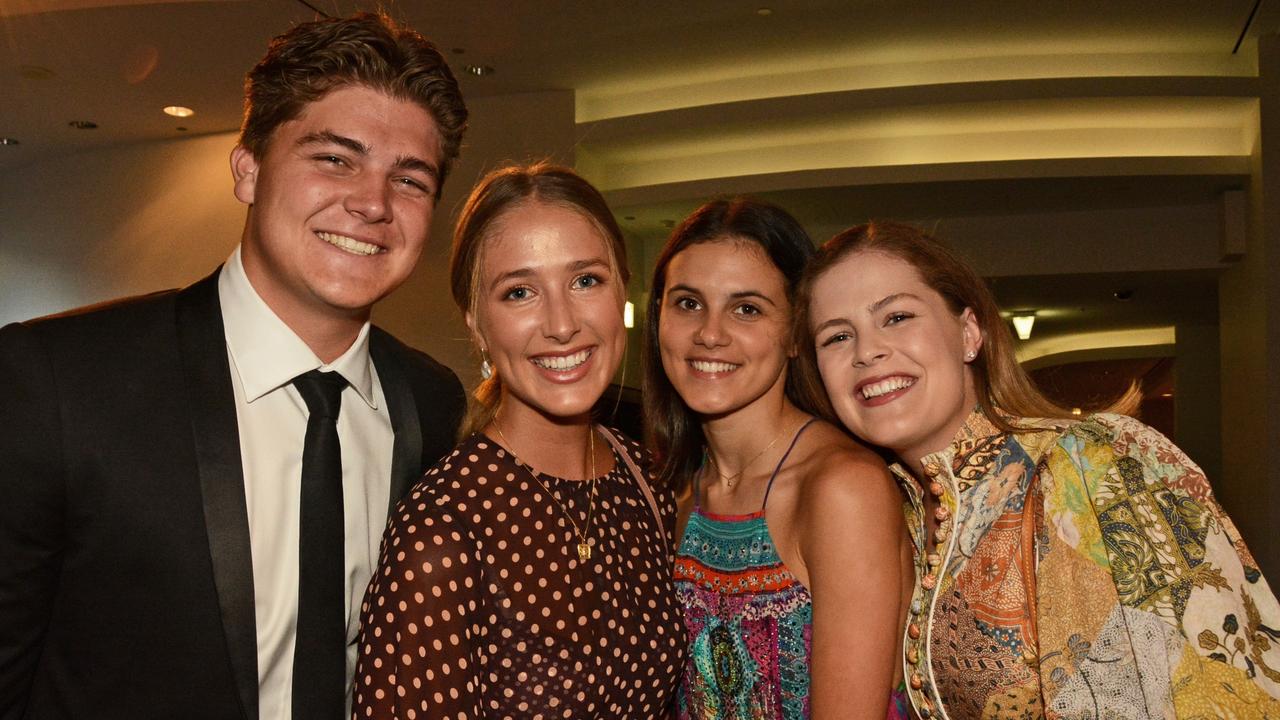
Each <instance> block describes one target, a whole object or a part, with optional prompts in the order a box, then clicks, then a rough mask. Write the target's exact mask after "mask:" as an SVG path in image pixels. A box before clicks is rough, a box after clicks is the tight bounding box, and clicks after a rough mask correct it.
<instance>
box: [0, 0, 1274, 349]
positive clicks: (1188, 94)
mask: <svg viewBox="0 0 1280 720" xmlns="http://www.w3.org/2000/svg"><path fill="white" fill-rule="evenodd" d="M380 4H381V5H382V6H385V7H386V8H387V9H388V10H389V11H390V12H391V14H392V15H394V16H396V17H398V18H400V19H402V20H404V21H406V22H408V23H409V24H410V25H412V26H414V27H416V28H418V29H419V30H421V31H422V32H423V33H424V34H426V35H427V36H428V37H430V38H432V39H433V40H434V41H435V42H436V43H437V44H438V45H439V46H441V48H442V49H444V50H445V52H446V55H447V56H448V57H449V59H450V62H451V63H452V64H453V65H454V66H455V69H458V70H460V69H461V67H462V66H465V65H479V66H489V67H491V68H493V69H494V72H493V73H492V74H490V75H488V76H485V77H476V76H473V75H470V74H466V73H462V72H460V79H461V83H462V85H463V91H464V93H465V94H466V95H467V96H468V97H484V96H493V95H508V94H514V93H523V92H533V91H545V90H572V91H573V92H574V97H575V105H576V118H575V121H576V127H577V138H576V156H577V165H578V168H579V170H580V171H581V172H583V174H584V175H586V176H587V177H589V178H590V179H591V180H593V182H595V183H596V184H597V185H598V186H600V187H601V188H602V189H604V190H605V191H606V194H607V196H608V198H609V199H610V201H611V203H612V204H613V206H614V208H615V210H616V211H617V213H618V215H619V216H620V219H621V220H622V223H623V227H624V229H625V230H626V231H627V233H628V235H629V236H630V239H631V240H632V241H634V242H637V243H639V244H641V245H642V246H643V247H645V248H647V249H646V250H645V251H644V253H642V254H644V255H645V256H646V257H648V256H651V255H652V250H653V248H654V247H656V245H657V244H658V243H660V242H661V240H662V238H663V236H664V235H665V234H666V233H667V232H668V228H669V226H670V223H671V222H673V221H676V220H678V219H679V218H680V217H682V216H683V215H684V214H685V213H687V212H688V211H689V210H691V209H692V208H693V207H695V206H696V205H697V204H698V203H699V201H700V200H701V199H703V198H705V197H708V196H711V195H722V194H732V193H752V194H756V195H761V196H764V197H766V198H768V199H772V200H775V201H777V202H780V203H782V204H783V205H784V206H786V207H788V208H789V209H791V210H792V211H793V212H794V213H795V214H796V215H797V217H799V218H800V219H801V221H802V222H804V223H805V225H806V227H808V228H809V229H810V230H811V232H813V234H814V235H815V236H816V237H819V238H820V237H824V236H826V235H828V234H830V232H833V231H834V230H837V229H839V228H842V227H846V226H848V225H850V224H853V223H855V222H860V221H863V220H865V219H866V218H869V217H902V218H908V219H918V220H938V219H942V218H952V217H957V216H974V215H1002V214H1003V215H1019V214H1020V215H1028V216H1034V215H1036V214H1046V213H1048V214H1052V213H1061V212H1088V211H1107V210H1110V209H1124V208H1158V207H1169V206H1208V205H1212V204H1214V203H1217V202H1218V198H1219V195H1220V194H1221V192H1222V191H1223V190H1224V189H1230V188H1239V187H1242V186H1244V185H1247V183H1248V178H1249V173H1250V168H1249V156H1250V154H1251V153H1252V152H1253V149H1254V144H1255V142H1256V133H1257V113H1258V101H1257V95H1258V85H1257V83H1258V67H1257V53H1256V38H1257V37H1258V36H1259V35H1260V34H1272V33H1276V32H1277V31H1278V30H1280V3H1278V2H1275V1H1274V0H1270V1H1268V0H1215V1H1214V2H1204V1H1203V0H1149V1H1133V0H1111V1H1109V2H1103V1H1101V0H1079V1H1077V2H1070V3H1066V2H1050V1H1047V0H1045V1H1041V2H1027V0H1018V1H1014V0H974V1H970V2H956V1H954V0H951V1H942V0H920V1H913V2H908V1H906V0H841V1H839V2H826V1H823V0H805V1H802V0H752V1H751V2H741V1H730V0H700V1H699V2H694V3H690V2H672V1H669V0H660V1H655V2H647V3H631V2H584V1H581V0H579V1H573V0H538V2H531V1H520V2H513V1H512V0H472V1H470V2H466V3H440V2H426V1H424V2H409V1H407V0H401V1H400V2H383V3H380ZM375 5H376V4H375V3H372V2H354V1H348V0H309V2H302V1H301V0H213V1H205V2H198V1H194V0H180V1H170V2H155V1H149V0H0V38H2V40H3V45H2V46H0V97H3V98H5V101H4V105H3V109H0V137H5V138H13V139H15V140H17V141H18V144H16V145H4V146H0V170H3V171H4V172H8V173H14V172H21V169H22V168H23V167H24V166H26V165H29V164H36V163H41V162H45V161H48V160H50V159H51V158H54V157H58V156H63V155H68V154H72V153H76V152H81V151H85V150H88V149H92V148H98V147H104V146H110V145H118V144H124V143H135V142H145V141H155V140H160V139H171V138H174V137H181V136H189V135H197V134H206V133H216V132H226V131H230V130H234V129H235V128H237V127H238V125H239V120H240V103H241V81H242V78H243V75H244V72H245V70H246V69H247V68H249V67H250V66H251V65H252V64H253V63H254V62H255V61H256V60H257V58H258V57H259V56H260V55H261V53H262V49H263V48H264V47H265V45H266V43H267V41H268V40H269V39H270V38H271V37H272V36H273V35H275V34H276V33H278V32H280V31H281V30H282V29H284V28H286V27H288V26H290V25H292V24H295V23H297V22H302V21H306V20H309V19H312V18H313V17H314V16H315V14H316V12H315V9H313V8H318V9H319V10H321V11H324V12H327V13H331V14H345V13H348V12H350V11H352V10H355V9H368V8H370V7H373V6H375ZM1237 46H1238V47H1237ZM173 104H179V105H186V106H189V107H193V108H196V109H197V113H196V115H194V116H192V117H189V118H185V119H175V118H171V117H168V116H166V115H164V114H162V113H160V112H159V109H160V108H162V107H164V106H166V105H173ZM79 120H88V121H92V122H93V123H96V125H97V127H96V128H95V129H89V130H83V129H76V128H74V127H71V126H70V125H69V123H71V122H73V121H79ZM1220 267H1221V265H1220V264H1217V263H1202V264H1201V266H1199V267H1187V268H1185V269H1184V270H1183V271H1181V272H1180V274H1179V273H1174V274H1169V273H1152V272H1144V271H1142V269H1141V268H1123V269H1122V270H1121V271H1119V272H1111V273H1104V272H1094V273H1083V274H1081V273H1075V274H1074V275H1072V276H1069V277H1064V276H1061V275H1048V276H1039V277H1031V278H1027V277H1023V278H1021V279H1018V278H1004V277H1002V278H1001V279H1000V280H999V282H998V283H997V291H998V292H999V293H1000V294H1001V296H1002V299H1004V300H1005V302H1006V303H1008V304H1011V305H1017V306H1023V307H1051V305H1050V303H1056V304H1057V305H1060V306H1062V307H1067V306H1072V307H1076V308H1079V309H1080V312H1079V313H1078V317H1076V318H1075V322H1077V323H1078V324H1083V325H1079V326H1077V327H1076V328H1075V329H1076V330H1078V329H1079V328H1080V327H1083V326H1088V327H1090V328H1094V329H1107V328H1116V327H1125V326H1134V325H1140V326H1144V327H1149V326H1155V325H1172V324H1176V323H1178V322H1186V321H1195V322H1201V321H1209V322H1212V321H1213V318H1214V317H1216V312H1217V311H1216V300H1213V298H1216V292H1215V279H1214V278H1215V274H1216V272H1217V271H1218V270H1219V269H1220ZM992 274H995V275H999V274H1001V273H998V272H995V273H992ZM1121 285H1127V286H1132V287H1137V288H1141V290H1142V292H1140V293H1138V294H1137V295H1136V296H1135V299H1134V300H1133V301H1132V302H1131V303H1129V304H1128V305H1126V306H1125V307H1123V308H1122V307H1120V306H1118V304H1117V303H1115V301H1114V300H1113V299H1112V298H1111V297H1110V295H1111V293H1112V292H1113V291H1114V289H1115V288H1116V287H1119V286H1121ZM1188 288H1194V289H1195V290H1194V292H1195V295H1196V297H1198V298H1199V299H1200V302H1199V303H1193V302H1188V300H1187V298H1188V297H1189V293H1188V292H1187V290H1188ZM1057 305H1054V306H1057ZM1050 317H1051V316H1050ZM1042 325H1043V327H1044V328H1045V330H1046V331H1055V329H1054V321H1052V320H1051V319H1045V320H1044V321H1043V323H1042ZM1062 331H1063V332H1066V331H1067V330H1066V329H1064V330H1062Z"/></svg>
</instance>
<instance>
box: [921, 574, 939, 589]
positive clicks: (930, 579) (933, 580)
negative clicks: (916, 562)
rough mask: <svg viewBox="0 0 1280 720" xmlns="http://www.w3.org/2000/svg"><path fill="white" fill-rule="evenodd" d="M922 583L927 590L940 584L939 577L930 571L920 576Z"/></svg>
mask: <svg viewBox="0 0 1280 720" xmlns="http://www.w3.org/2000/svg"><path fill="white" fill-rule="evenodd" d="M920 584H921V585H922V586H924V589H925V590H932V589H933V586H934V585H937V584H938V578H937V577H936V576H935V575H934V574H933V573H929V574H928V575H925V576H924V577H922V578H920Z"/></svg>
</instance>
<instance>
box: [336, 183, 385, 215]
mask: <svg viewBox="0 0 1280 720" xmlns="http://www.w3.org/2000/svg"><path fill="white" fill-rule="evenodd" d="M390 192H391V188H390V187H389V186H388V185H387V184H386V183H384V182H382V180H381V179H380V178H377V177H374V176H373V175H364V176H362V177H359V178H357V179H356V180H355V181H354V182H353V184H352V187H351V190H350V192H348V193H347V196H346V199H345V200H344V201H343V207H345V208H346V210H347V212H349V213H351V214H352V215H355V216H357V217H359V218H360V219H362V220H364V221H365V222H367V223H376V222H386V221H388V220H390V219H391V203H390V202H389V200H388V196H389V194H390Z"/></svg>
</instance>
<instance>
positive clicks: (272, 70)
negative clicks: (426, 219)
mask: <svg viewBox="0 0 1280 720" xmlns="http://www.w3.org/2000/svg"><path fill="white" fill-rule="evenodd" d="M346 85H363V86H366V87H369V88H372V89H374V90H378V91H381V92H384V93H386V94H388V95H390V96H391V97H394V98H397V99H400V100H407V101H409V102H413V103H416V104H417V105H419V106H421V107H422V108H423V109H424V110H426V111H427V112H428V113H430V114H431V117H432V119H434V120H435V122H436V127H437V129H438V130H439V132H440V149H441V155H442V157H441V158H440V165H441V166H440V182H441V183H443V182H444V179H445V177H446V176H448V174H449V168H450V166H451V165H452V164H453V161H454V160H456V159H457V157H458V149H459V147H460V146H461V144H462V133H463V131H464V130H466V127H467V107H466V104H465V103H463V101H462V93H461V91H460V90H459V89H458V81H457V80H456V79H455V78H454V76H453V72H452V71H451V70H450V69H449V65H448V63H446V62H445V60H444V56H442V55H441V54H440V51H439V50H437V49H436V47H435V45H432V44H431V43H430V42H429V41H428V40H427V39H426V38H424V37H422V36H421V35H419V34H418V33H417V32H415V31H414V30H412V29H410V28H408V27H406V26H403V25H400V24H397V23H396V22H395V21H394V20H392V19H391V18H389V17H387V16H386V15H383V14H377V15H375V14H372V13H357V14H355V15H353V16H351V17H348V18H326V19H323V20H316V21H315V22H308V23H303V24H301V25H298V26H297V27H294V28H293V29H291V30H289V31H288V32H286V33H284V34H283V35H279V36H277V37H276V38H275V39H273V40H272V41H271V45H270V46H269V47H268V48H267V54H266V55H265V56H264V57H263V58H262V60H260V61H259V62H258V64H257V65H256V66H255V67H254V68H253V69H252V70H250V71H249V74H248V75H247V76H245V82H244V123H243V124H242V125H241V127H240V145H242V146H243V147H244V148H245V149H246V150H248V151H249V152H250V153H252V154H253V156H254V157H256V158H259V159H261V158H262V157H263V155H264V154H265V153H266V150H267V145H268V144H269V143H270V141H271V135H272V133H274V132H275V129H276V128H277V127H279V126H280V125H281V124H282V123H285V122H288V121H290V120H293V119H295V118H297V117H298V115H299V114H301V113H302V109H303V108H304V107H306V105H307V104H308V103H312V102H315V101H316V100H319V99H321V98H323V97H324V96H325V94H327V93H328V92H329V91H331V90H334V89H336V88H339V87H343V86H346ZM436 193H437V196H438V195H439V189H437V190H436Z"/></svg>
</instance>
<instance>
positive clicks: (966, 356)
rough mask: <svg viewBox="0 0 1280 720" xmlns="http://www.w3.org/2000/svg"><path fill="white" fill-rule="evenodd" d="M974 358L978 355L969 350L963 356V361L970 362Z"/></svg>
mask: <svg viewBox="0 0 1280 720" xmlns="http://www.w3.org/2000/svg"><path fill="white" fill-rule="evenodd" d="M976 357H978V353H976V352H974V351H972V350H970V351H969V352H967V353H965V354H964V359H965V360H972V359H974V358H976Z"/></svg>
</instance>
